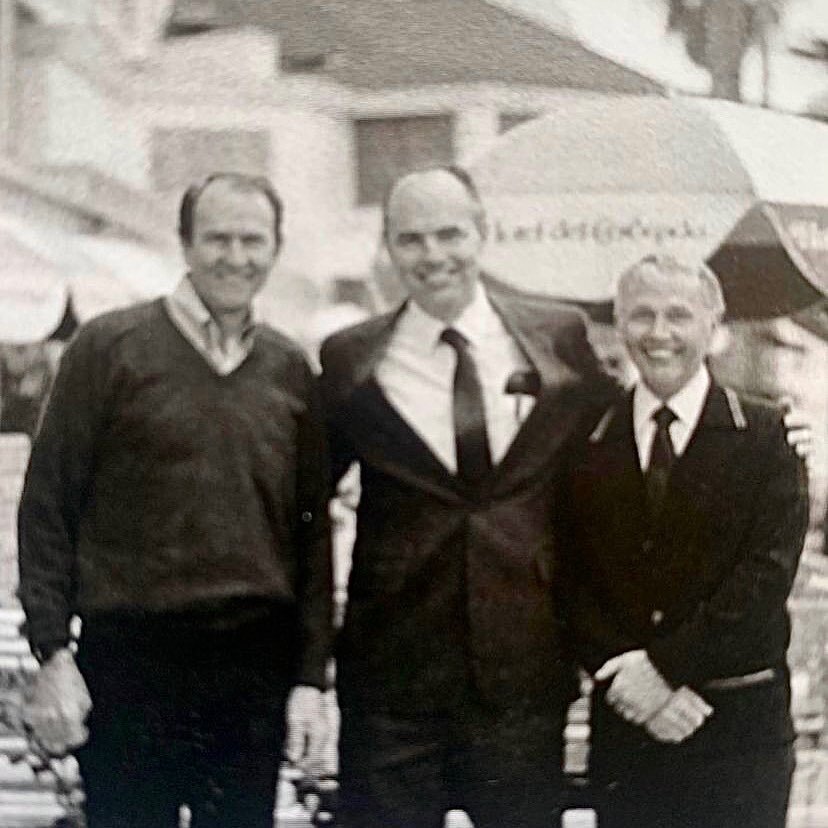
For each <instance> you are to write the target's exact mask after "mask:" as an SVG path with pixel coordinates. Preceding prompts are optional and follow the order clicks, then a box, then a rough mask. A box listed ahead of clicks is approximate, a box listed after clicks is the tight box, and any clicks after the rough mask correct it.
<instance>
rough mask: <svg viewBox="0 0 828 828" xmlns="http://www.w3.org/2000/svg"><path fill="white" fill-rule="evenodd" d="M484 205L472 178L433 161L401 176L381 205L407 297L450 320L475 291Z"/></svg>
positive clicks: (395, 262) (388, 242)
mask: <svg viewBox="0 0 828 828" xmlns="http://www.w3.org/2000/svg"><path fill="white" fill-rule="evenodd" d="M482 222H483V209H482V206H481V204H480V201H479V199H478V198H477V191H476V190H475V189H474V185H473V184H472V183H471V179H468V178H466V179H465V180H464V178H463V177H462V175H460V176H458V174H457V171H456V170H454V169H452V168H446V167H437V168H434V169H429V170H423V171H420V172H415V173H410V174H408V175H405V176H403V177H402V178H401V179H399V180H398V181H397V183H396V184H395V185H394V186H393V187H392V188H391V191H390V193H389V195H388V198H387V200H386V206H385V241H386V245H387V247H388V253H389V255H390V256H391V260H392V262H393V263H394V265H395V267H396V269H397V272H398V274H399V276H400V279H401V280H402V282H403V284H404V285H405V287H406V289H407V290H408V292H409V294H410V296H411V298H412V299H413V300H414V301H415V302H416V303H417V304H418V305H420V307H421V308H423V310H425V311H426V313H429V314H430V315H432V316H434V317H435V318H438V319H441V320H443V321H445V322H447V323H448V322H451V321H453V320H454V319H455V318H456V317H457V316H459V314H460V313H461V312H462V311H463V309H464V308H465V307H466V306H467V305H468V304H469V302H471V300H472V298H473V297H474V291H475V285H476V283H477V276H478V272H479V264H478V256H479V254H480V251H481V248H482V245H483V235H482Z"/></svg>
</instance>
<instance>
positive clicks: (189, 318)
mask: <svg viewBox="0 0 828 828" xmlns="http://www.w3.org/2000/svg"><path fill="white" fill-rule="evenodd" d="M165 307H166V309H167V313H168V314H169V316H170V319H171V320H172V322H173V324H174V325H175V327H176V328H178V330H179V331H181V333H182V334H183V335H184V337H186V339H187V340H188V341H189V342H190V344H191V345H192V346H193V347H194V348H195V349H196V350H197V351H198V352H199V353H200V354H201V356H202V357H204V359H205V361H206V362H207V364H208V365H209V366H210V367H211V368H212V369H213V370H214V371H215V372H216V373H217V374H219V375H220V376H227V375H228V374H232V373H233V371H235V370H236V368H238V367H239V366H240V365H241V364H242V363H243V362H244V361H245V360H246V359H247V357H248V356H249V355H250V351H251V350H252V348H253V338H254V333H255V326H254V324H253V318H252V312H251V316H250V317H249V318H248V320H247V324H246V325H245V326H244V329H243V330H242V332H241V336H238V337H235V336H224V335H223V334H222V331H221V328H220V327H219V324H218V322H216V320H215V319H213V316H212V314H211V313H210V311H209V310H208V309H207V306H206V305H205V304H204V302H202V301H201V297H200V296H199V295H198V294H197V293H196V290H195V288H194V287H193V283H192V282H191V281H190V280H189V278H188V277H186V276H185V277H184V278H183V279H182V280H181V281H180V282H179V283H178V287H176V289H175V290H174V291H173V292H172V293H171V294H170V295H169V296H167V297H166V299H165Z"/></svg>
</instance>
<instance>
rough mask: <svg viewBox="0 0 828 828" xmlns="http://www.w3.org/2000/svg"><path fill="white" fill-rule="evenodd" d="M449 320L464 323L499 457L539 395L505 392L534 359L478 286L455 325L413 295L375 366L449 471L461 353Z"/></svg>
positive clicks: (488, 427)
mask: <svg viewBox="0 0 828 828" xmlns="http://www.w3.org/2000/svg"><path fill="white" fill-rule="evenodd" d="M447 327H452V328H455V329H456V330H458V331H459V332H460V333H461V334H462V335H463V336H464V337H465V338H466V339H467V340H468V342H469V352H470V354H471V356H472V358H473V359H474V362H475V365H476V367H477V374H478V376H479V378H480V385H481V388H482V391H483V407H484V409H485V414H486V431H487V434H488V437H489V448H490V450H491V455H492V460H493V461H494V462H495V463H497V462H499V461H500V460H502V459H503V456H504V455H505V454H506V451H507V450H508V448H509V446H510V444H511V443H512V441H513V440H514V438H515V435H516V434H517V432H518V429H519V428H520V426H521V424H522V422H523V421H524V420H525V419H526V417H527V416H528V415H529V412H530V411H531V409H532V406H533V405H534V398H533V397H531V396H529V395H513V394H508V395H507V394H506V383H507V382H508V380H509V377H510V376H511V375H512V374H513V373H514V372H515V371H527V370H531V368H532V366H531V365H530V363H529V361H528V360H527V358H526V356H525V355H524V353H523V352H522V351H521V349H520V348H519V347H518V345H517V343H516V342H515V340H514V339H513V337H512V335H511V334H510V333H509V332H508V331H507V330H506V328H505V327H504V325H503V322H502V321H501V319H500V317H499V316H498V315H497V313H496V312H495V310H494V308H493V307H492V305H491V303H490V302H489V299H488V297H487V296H486V292H485V291H484V290H483V288H482V287H481V286H480V285H478V286H477V289H476V291H475V294H474V298H473V300H472V302H471V303H470V304H469V305H468V307H467V308H466V309H465V310H464V311H463V313H462V314H461V315H460V316H459V317H458V318H457V319H456V320H454V322H453V324H452V325H450V326H447V325H446V323H445V322H442V321H441V320H439V319H435V318H434V317H432V316H429V315H428V314H427V313H426V312H425V311H424V310H423V309H422V308H420V306H419V305H417V304H416V303H415V302H413V301H412V302H409V303H408V305H407V306H406V308H405V310H403V312H402V314H401V316H400V318H399V319H398V320H397V325H396V327H395V329H394V332H393V334H392V335H391V339H390V341H389V343H388V348H387V350H386V352H385V354H384V355H383V357H382V359H381V360H380V361H379V364H378V365H377V368H376V380H377V382H378V383H379V385H380V387H381V388H382V390H383V392H384V393H385V396H386V397H387V398H388V400H389V402H390V403H391V404H392V405H393V406H394V407H395V408H396V409H397V411H398V412H399V414H400V415H401V416H402V417H403V419H404V420H406V422H407V423H408V424H409V425H410V426H411V428H412V429H413V430H414V431H415V432H416V433H417V434H418V435H419V436H420V438H421V439H422V440H423V441H424V442H425V443H426V445H427V446H428V447H429V448H430V449H431V451H432V452H433V453H434V455H435V456H436V457H437V458H438V459H439V460H440V461H441V462H442V463H443V464H444V465H445V467H446V468H447V469H449V471H451V472H456V471H457V452H456V448H455V442H454V421H453V415H452V403H453V398H454V371H455V368H456V366H457V354H456V352H455V350H454V348H452V347H451V345H449V344H448V343H446V342H442V341H441V340H440V335H441V334H442V332H443V331H444V330H445V329H446V328H447ZM518 396H519V397H520V399H518Z"/></svg>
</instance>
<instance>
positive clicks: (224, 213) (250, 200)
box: [184, 181, 278, 317]
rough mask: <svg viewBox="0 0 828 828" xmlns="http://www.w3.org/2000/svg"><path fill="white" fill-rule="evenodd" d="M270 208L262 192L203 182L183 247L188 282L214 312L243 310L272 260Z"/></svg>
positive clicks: (274, 249) (223, 313)
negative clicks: (187, 268)
mask: <svg viewBox="0 0 828 828" xmlns="http://www.w3.org/2000/svg"><path fill="white" fill-rule="evenodd" d="M277 252H278V245H277V243H276V238H275V229H274V215H273V207H272V206H271V204H270V202H269V201H268V200H267V197H266V196H265V195H264V193H261V192H259V191H257V190H250V189H240V188H239V187H237V186H234V185H233V184H232V183H230V182H227V181H215V182H213V183H211V184H208V185H207V187H206V188H205V189H204V190H203V192H202V193H201V195H200V196H199V198H198V201H197V203H196V205H195V211H194V215H193V230H192V240H191V241H190V242H189V243H188V244H185V245H184V258H185V259H186V261H187V265H188V267H189V269H190V281H191V282H192V283H193V287H194V288H195V291H196V293H197V294H198V295H199V297H200V298H201V301H202V302H204V304H205V305H206V306H207V308H208V309H209V310H210V312H211V313H212V314H213V315H214V316H216V317H220V316H226V315H228V314H238V313H245V312H246V311H247V310H248V309H249V308H250V303H251V301H252V299H253V297H254V296H255V294H256V293H257V292H258V291H259V290H260V289H261V287H262V285H264V283H265V281H266V279H267V276H268V274H269V273H270V269H271V268H272V267H273V263H274V262H275V260H276V254H277Z"/></svg>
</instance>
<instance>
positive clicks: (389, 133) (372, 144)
mask: <svg viewBox="0 0 828 828" xmlns="http://www.w3.org/2000/svg"><path fill="white" fill-rule="evenodd" d="M453 131H454V130H453V124H452V117H451V115H422V116H417V117H412V118H365V119H360V120H357V121H355V122H354V133H355V140H356V154H357V199H358V202H359V204H377V203H379V202H381V201H382V198H383V196H384V195H385V192H386V190H387V189H388V187H389V186H390V185H391V183H392V182H393V181H394V180H395V179H396V178H397V177H398V176H400V175H402V174H403V173H406V172H409V171H410V170H414V169H417V168H418V167H424V166H427V165H430V164H450V163H451V162H452V160H453V159H454V141H453Z"/></svg>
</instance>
